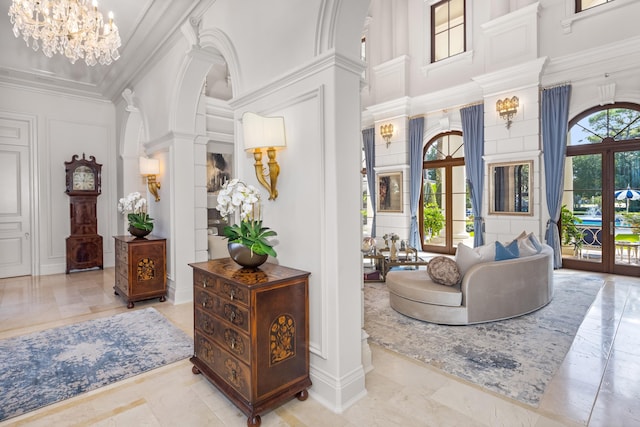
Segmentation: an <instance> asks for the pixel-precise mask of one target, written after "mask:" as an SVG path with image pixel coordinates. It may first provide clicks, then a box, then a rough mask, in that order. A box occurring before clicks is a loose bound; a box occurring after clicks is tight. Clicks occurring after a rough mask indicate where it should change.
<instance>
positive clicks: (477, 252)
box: [456, 242, 496, 276]
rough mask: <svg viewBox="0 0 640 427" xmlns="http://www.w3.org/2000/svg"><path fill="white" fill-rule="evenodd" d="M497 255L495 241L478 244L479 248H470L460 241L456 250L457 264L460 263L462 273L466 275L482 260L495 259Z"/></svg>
mask: <svg viewBox="0 0 640 427" xmlns="http://www.w3.org/2000/svg"><path fill="white" fill-rule="evenodd" d="M495 257H496V245H495V244H494V243H488V244H486V245H482V246H478V247H477V248H470V247H469V246H467V245H465V244H464V243H462V242H460V243H458V250H457V251H456V264H458V269H459V270H460V275H461V276H464V275H465V274H466V273H467V271H469V269H470V268H471V267H473V266H474V265H476V264H479V263H481V262H488V261H494V260H495Z"/></svg>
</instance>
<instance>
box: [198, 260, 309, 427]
mask: <svg viewBox="0 0 640 427" xmlns="http://www.w3.org/2000/svg"><path fill="white" fill-rule="evenodd" d="M190 265H191V267H193V300H194V356H193V357H192V358H191V362H192V363H193V365H194V366H193V369H192V370H193V373H194V374H200V373H201V374H203V375H204V376H205V377H206V378H207V379H208V380H209V381H211V382H212V383H213V384H214V385H215V386H216V387H217V388H218V389H219V390H220V391H221V392H222V393H224V394H225V395H226V396H227V397H228V398H229V399H230V400H231V401H232V402H234V404H235V405H236V406H237V407H238V408H239V409H240V410H241V411H242V412H243V413H244V414H245V415H247V425H248V426H259V425H260V423H261V418H260V414H261V413H264V412H266V411H267V410H269V409H271V408H273V407H275V406H277V405H280V404H282V403H284V402H286V401H287V400H290V399H291V398H293V397H294V396H295V397H297V398H298V399H300V400H305V399H306V398H307V397H308V392H307V389H308V388H309V387H310V386H311V379H310V378H309V273H307V272H304V271H300V270H295V269H292V268H287V267H282V266H278V265H275V264H270V263H266V264H263V265H262V266H260V268H259V269H257V270H250V269H244V268H241V267H240V266H238V265H237V264H236V263H235V262H233V261H232V260H231V259H230V258H222V259H216V260H211V261H208V262H201V263H194V264H190Z"/></svg>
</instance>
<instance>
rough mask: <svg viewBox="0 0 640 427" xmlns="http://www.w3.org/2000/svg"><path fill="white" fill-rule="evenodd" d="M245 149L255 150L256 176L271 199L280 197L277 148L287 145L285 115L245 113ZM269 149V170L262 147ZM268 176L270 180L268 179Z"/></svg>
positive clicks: (243, 124)
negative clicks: (263, 157) (277, 187)
mask: <svg viewBox="0 0 640 427" xmlns="http://www.w3.org/2000/svg"><path fill="white" fill-rule="evenodd" d="M242 129H243V133H244V149H245V151H253V158H254V159H255V161H256V162H255V164H254V167H255V169H256V178H258V181H259V182H260V184H262V186H263V187H264V188H266V189H267V191H268V192H269V200H275V199H276V198H277V197H278V190H277V189H276V184H277V182H278V175H279V174H280V165H278V162H277V161H276V149H278V148H284V147H285V146H286V145H287V142H286V136H285V131H284V117H263V116H260V115H258V114H255V113H244V114H243V116H242ZM263 148H266V149H267V157H269V162H268V163H267V164H268V165H269V170H268V172H267V171H265V170H264V169H265V168H264V165H263V164H262V149H263ZM267 177H268V179H269V180H268V181H267Z"/></svg>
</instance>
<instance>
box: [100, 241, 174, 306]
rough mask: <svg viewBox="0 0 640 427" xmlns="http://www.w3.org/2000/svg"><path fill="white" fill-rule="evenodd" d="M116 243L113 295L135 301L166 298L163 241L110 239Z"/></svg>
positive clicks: (165, 261)
mask: <svg viewBox="0 0 640 427" xmlns="http://www.w3.org/2000/svg"><path fill="white" fill-rule="evenodd" d="M113 238H114V239H115V244H116V284H115V286H114V287H113V289H114V291H115V293H116V295H122V296H124V298H125V299H126V300H127V302H128V304H127V308H133V306H134V304H133V303H134V302H135V301H142V300H145V299H150V298H156V297H159V298H160V301H161V302H162V301H164V300H165V297H166V295H167V259H166V252H167V239H164V238H160V237H155V236H151V235H149V236H147V237H145V238H138V237H134V236H114V237H113Z"/></svg>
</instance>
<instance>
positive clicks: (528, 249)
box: [518, 237, 539, 257]
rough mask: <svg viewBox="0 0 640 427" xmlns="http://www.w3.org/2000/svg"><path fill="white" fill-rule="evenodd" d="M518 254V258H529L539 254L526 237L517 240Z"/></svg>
mask: <svg viewBox="0 0 640 427" xmlns="http://www.w3.org/2000/svg"><path fill="white" fill-rule="evenodd" d="M518 252H519V254H520V257H525V256H531V255H535V254H537V253H539V251H538V250H537V249H536V247H535V246H533V243H531V240H529V238H528V237H525V238H524V239H519V240H518Z"/></svg>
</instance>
